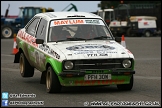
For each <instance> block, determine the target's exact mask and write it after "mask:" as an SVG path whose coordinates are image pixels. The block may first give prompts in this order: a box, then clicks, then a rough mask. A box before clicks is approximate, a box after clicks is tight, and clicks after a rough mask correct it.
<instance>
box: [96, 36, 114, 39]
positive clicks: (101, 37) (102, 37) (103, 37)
mask: <svg viewBox="0 0 162 108" xmlns="http://www.w3.org/2000/svg"><path fill="white" fill-rule="evenodd" d="M105 38H106V39H108V38H111V37H107V36H100V37H95V38H93V39H105Z"/></svg>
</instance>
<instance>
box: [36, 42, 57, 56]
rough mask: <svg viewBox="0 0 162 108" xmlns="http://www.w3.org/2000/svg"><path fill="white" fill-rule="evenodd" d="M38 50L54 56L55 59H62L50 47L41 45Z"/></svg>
mask: <svg viewBox="0 0 162 108" xmlns="http://www.w3.org/2000/svg"><path fill="white" fill-rule="evenodd" d="M38 48H39V49H41V50H42V51H43V52H46V53H48V54H50V55H52V56H53V57H55V58H57V59H60V55H59V54H57V53H56V52H55V51H54V50H53V49H51V48H49V46H46V45H42V44H40V45H39V47H38Z"/></svg>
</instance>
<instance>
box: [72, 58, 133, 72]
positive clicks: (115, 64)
mask: <svg viewBox="0 0 162 108" xmlns="http://www.w3.org/2000/svg"><path fill="white" fill-rule="evenodd" d="M123 60H124V59H100V60H93V59H90V60H75V61H72V62H73V63H74V67H73V69H72V70H81V69H85V70H90V69H114V68H115V69H121V68H122V69H123V68H124V67H123V65H122V61H123ZM131 61H132V60H131Z"/></svg>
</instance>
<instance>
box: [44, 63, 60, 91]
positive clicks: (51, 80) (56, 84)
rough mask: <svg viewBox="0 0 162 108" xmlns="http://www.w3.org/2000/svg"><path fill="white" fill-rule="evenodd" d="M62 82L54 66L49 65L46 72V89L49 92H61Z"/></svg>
mask: <svg viewBox="0 0 162 108" xmlns="http://www.w3.org/2000/svg"><path fill="white" fill-rule="evenodd" d="M61 87H62V86H61V84H60V81H59V79H58V76H57V75H56V73H55V72H54V71H53V69H52V67H51V66H49V67H48V69H47V74H46V90H47V92H48V93H59V92H61Z"/></svg>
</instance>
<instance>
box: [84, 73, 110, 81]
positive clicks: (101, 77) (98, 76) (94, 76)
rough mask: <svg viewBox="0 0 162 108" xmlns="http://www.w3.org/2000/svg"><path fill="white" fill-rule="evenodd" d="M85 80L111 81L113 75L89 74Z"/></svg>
mask: <svg viewBox="0 0 162 108" xmlns="http://www.w3.org/2000/svg"><path fill="white" fill-rule="evenodd" d="M84 80H111V74H87V75H85V76H84Z"/></svg>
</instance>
